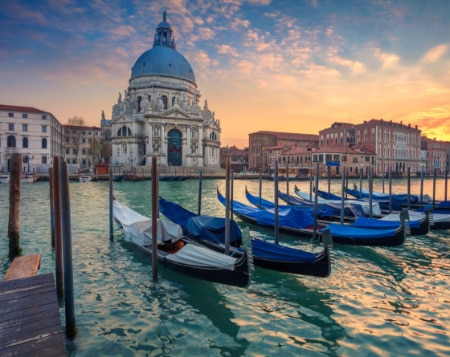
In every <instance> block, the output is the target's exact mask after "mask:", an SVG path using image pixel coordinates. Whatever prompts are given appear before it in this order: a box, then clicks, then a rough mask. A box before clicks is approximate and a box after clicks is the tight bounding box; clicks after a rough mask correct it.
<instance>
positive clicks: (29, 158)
mask: <svg viewBox="0 0 450 357" xmlns="http://www.w3.org/2000/svg"><path fill="white" fill-rule="evenodd" d="M14 153H19V154H22V171H23V172H31V173H44V174H47V173H48V168H49V167H50V166H51V165H52V162H53V157H54V156H61V155H62V153H63V126H62V125H61V124H60V122H59V121H58V120H57V119H56V118H55V117H54V116H53V114H52V113H49V112H47V111H45V110H40V109H36V108H33V107H26V106H15V105H3V104H0V170H1V171H2V172H8V171H9V168H10V163H11V162H10V160H11V155H12V154H14Z"/></svg>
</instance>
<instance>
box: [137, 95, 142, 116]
mask: <svg viewBox="0 0 450 357" xmlns="http://www.w3.org/2000/svg"><path fill="white" fill-rule="evenodd" d="M141 103H142V97H141V96H139V97H137V101H136V104H137V112H138V113H140V112H141Z"/></svg>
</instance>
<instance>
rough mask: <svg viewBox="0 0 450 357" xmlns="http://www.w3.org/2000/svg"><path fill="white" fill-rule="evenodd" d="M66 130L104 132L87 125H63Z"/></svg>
mask: <svg viewBox="0 0 450 357" xmlns="http://www.w3.org/2000/svg"><path fill="white" fill-rule="evenodd" d="M63 127H64V129H72V130H102V129H101V128H99V127H97V126H86V125H69V124H63Z"/></svg>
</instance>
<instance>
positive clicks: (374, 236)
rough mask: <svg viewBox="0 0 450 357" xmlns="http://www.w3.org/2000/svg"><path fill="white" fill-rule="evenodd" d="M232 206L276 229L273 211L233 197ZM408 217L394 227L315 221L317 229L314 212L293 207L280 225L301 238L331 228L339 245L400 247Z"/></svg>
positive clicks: (243, 216)
mask: <svg viewBox="0 0 450 357" xmlns="http://www.w3.org/2000/svg"><path fill="white" fill-rule="evenodd" d="M217 198H218V200H219V201H220V202H221V203H222V204H223V205H225V198H224V197H223V195H221V194H220V192H219V190H217ZM231 209H232V211H233V213H234V214H235V215H236V216H238V217H239V218H240V219H242V220H243V221H246V222H249V223H252V224H255V225H258V226H261V227H266V228H271V229H273V227H274V225H275V213H274V210H270V209H260V208H256V207H251V206H248V205H245V204H244V203H241V202H238V201H236V200H232V202H231ZM405 219H406V217H405V216H403V215H402V222H403V224H400V225H399V226H398V227H397V228H395V229H394V228H392V229H379V230H375V229H365V228H357V227H351V226H348V225H343V224H337V223H329V224H320V223H319V222H317V223H316V224H315V226H316V231H315V232H314V215H313V213H312V212H305V211H304V210H299V209H297V207H295V206H292V207H291V208H290V210H289V211H288V210H286V211H284V212H283V214H282V215H279V216H278V227H279V229H280V231H281V232H284V233H287V234H291V235H294V236H298V237H304V238H312V237H314V236H316V237H318V238H319V239H322V233H323V231H324V230H325V229H327V228H328V229H329V230H330V233H331V236H332V239H333V242H334V243H339V244H351V245H367V246H397V245H401V244H403V242H404V241H405V237H406V233H405V225H404V220H405Z"/></svg>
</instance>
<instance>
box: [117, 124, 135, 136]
mask: <svg viewBox="0 0 450 357" xmlns="http://www.w3.org/2000/svg"><path fill="white" fill-rule="evenodd" d="M117 136H132V134H131V129H130V128H128V127H127V126H125V125H124V126H123V127H121V128H120V129H119V130H118V131H117Z"/></svg>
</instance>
